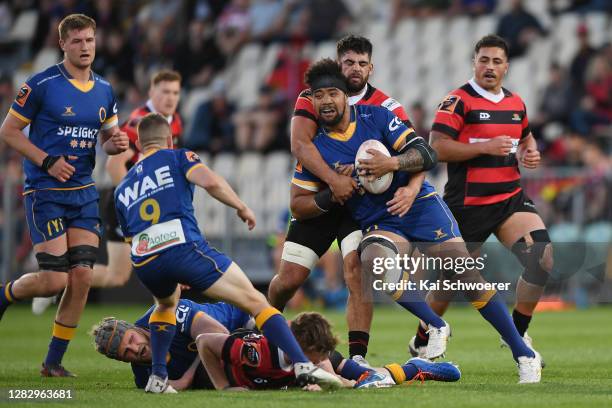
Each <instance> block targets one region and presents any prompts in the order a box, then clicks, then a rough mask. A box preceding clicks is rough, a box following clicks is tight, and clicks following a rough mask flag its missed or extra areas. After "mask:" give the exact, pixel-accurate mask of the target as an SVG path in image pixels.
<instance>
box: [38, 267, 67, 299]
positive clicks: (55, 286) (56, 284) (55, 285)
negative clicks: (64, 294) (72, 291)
mask: <svg viewBox="0 0 612 408" xmlns="http://www.w3.org/2000/svg"><path fill="white" fill-rule="evenodd" d="M38 279H39V282H40V287H41V288H44V289H45V290H46V292H45V295H47V296H53V295H57V294H58V293H60V292H61V291H62V289H64V288H65V287H66V283H67V282H68V275H67V274H65V273H56V272H43V273H39V274H38Z"/></svg>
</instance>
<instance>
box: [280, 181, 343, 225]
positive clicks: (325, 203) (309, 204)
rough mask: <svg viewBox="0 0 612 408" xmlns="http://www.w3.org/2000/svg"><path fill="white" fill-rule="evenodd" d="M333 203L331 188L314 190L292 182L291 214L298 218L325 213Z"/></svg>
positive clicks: (302, 218) (312, 216)
mask: <svg viewBox="0 0 612 408" xmlns="http://www.w3.org/2000/svg"><path fill="white" fill-rule="evenodd" d="M333 205H334V202H333V201H332V192H331V190H330V189H329V188H325V189H322V190H320V191H318V192H314V191H310V190H306V189H305V188H302V187H299V186H296V185H295V184H291V199H290V203H289V206H290V208H291V215H292V216H293V217H295V218H296V219H297V220H305V219H308V218H314V217H317V216H319V215H321V214H325V213H326V212H327V211H329V210H330V209H331V208H332V207H333Z"/></svg>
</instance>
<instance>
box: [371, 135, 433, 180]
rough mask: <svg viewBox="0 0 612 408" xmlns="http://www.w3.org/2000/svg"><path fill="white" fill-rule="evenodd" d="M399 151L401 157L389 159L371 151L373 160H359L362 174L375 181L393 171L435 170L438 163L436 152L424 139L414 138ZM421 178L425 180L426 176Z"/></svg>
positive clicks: (418, 171)
mask: <svg viewBox="0 0 612 408" xmlns="http://www.w3.org/2000/svg"><path fill="white" fill-rule="evenodd" d="M399 151H400V152H401V153H400V154H399V155H397V156H391V157H388V156H385V155H384V154H383V153H382V152H379V151H378V150H374V149H369V150H368V153H370V154H371V155H372V158H370V159H359V172H360V174H361V175H368V176H370V177H371V178H372V179H375V178H378V177H381V176H383V175H384V174H387V173H389V172H392V171H406V172H408V173H420V172H423V171H427V170H431V169H433V168H434V167H435V166H436V164H437V163H438V159H437V155H436V152H435V151H434V150H433V149H432V148H431V146H430V145H429V144H428V143H427V142H426V141H425V140H424V139H423V138H422V137H415V138H412V140H410V141H409V142H408V143H407V144H406V145H404V147H402V148H400V150H399ZM420 177H422V178H424V175H421V176H420ZM421 183H422V181H421Z"/></svg>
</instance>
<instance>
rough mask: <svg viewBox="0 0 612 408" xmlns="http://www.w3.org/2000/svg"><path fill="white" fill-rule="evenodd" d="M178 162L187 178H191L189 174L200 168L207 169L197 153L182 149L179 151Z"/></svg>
mask: <svg viewBox="0 0 612 408" xmlns="http://www.w3.org/2000/svg"><path fill="white" fill-rule="evenodd" d="M178 161H179V166H180V167H181V170H182V171H183V174H184V175H185V178H187V177H189V174H190V173H191V172H192V171H193V170H195V169H197V168H199V167H205V165H204V163H202V160H201V159H200V156H198V155H197V154H196V153H195V152H192V151H191V150H187V149H181V150H179V151H178Z"/></svg>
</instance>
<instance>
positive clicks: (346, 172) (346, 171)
mask: <svg viewBox="0 0 612 408" xmlns="http://www.w3.org/2000/svg"><path fill="white" fill-rule="evenodd" d="M354 170H355V165H354V164H342V165H340V166H338V167H336V173H338V174H342V175H343V176H349V177H350V176H352V175H353V171H354Z"/></svg>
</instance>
